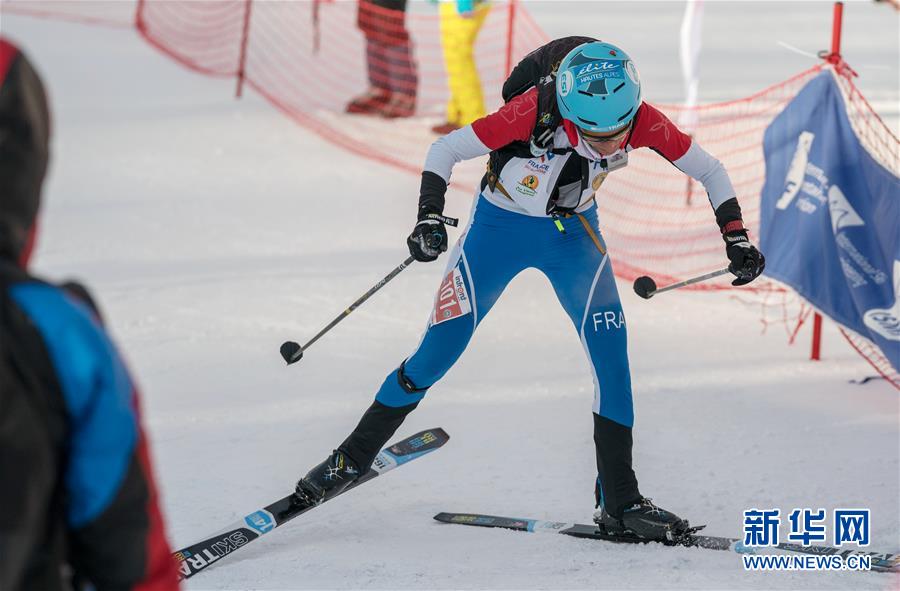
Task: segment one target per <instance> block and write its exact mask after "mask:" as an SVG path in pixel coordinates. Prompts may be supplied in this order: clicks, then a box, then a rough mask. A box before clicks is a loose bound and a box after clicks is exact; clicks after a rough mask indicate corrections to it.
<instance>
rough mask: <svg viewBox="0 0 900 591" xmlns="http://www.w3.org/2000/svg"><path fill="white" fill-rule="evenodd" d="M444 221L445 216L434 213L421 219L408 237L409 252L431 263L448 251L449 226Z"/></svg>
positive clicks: (421, 260)
mask: <svg viewBox="0 0 900 591" xmlns="http://www.w3.org/2000/svg"><path fill="white" fill-rule="evenodd" d="M444 221H446V218H444V216H441V215H438V214H434V213H431V214H427V215H425V216H424V217H423V218H422V219H421V220H419V222H418V223H417V224H416V227H415V228H413V231H412V233H411V234H410V235H409V238H407V239H406V245H407V246H408V247H409V254H411V255H412V256H413V258H415V259H416V260H417V261H419V262H422V263H430V262H431V261H435V260H437V258H438V257H439V256H440V254H441V253H442V252H446V251H447V242H448V239H447V227H446V226H444Z"/></svg>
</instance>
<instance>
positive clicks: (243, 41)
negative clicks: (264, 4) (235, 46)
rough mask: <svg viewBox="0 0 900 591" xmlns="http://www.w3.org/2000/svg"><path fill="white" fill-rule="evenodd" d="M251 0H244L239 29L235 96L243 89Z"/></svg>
mask: <svg viewBox="0 0 900 591" xmlns="http://www.w3.org/2000/svg"><path fill="white" fill-rule="evenodd" d="M252 9H253V0H244V26H243V28H242V30H241V56H240V61H239V62H238V71H237V91H236V93H235V97H236V98H241V93H242V92H243V90H244V67H245V66H246V64H247V42H248V41H249V40H250V12H251V10H252Z"/></svg>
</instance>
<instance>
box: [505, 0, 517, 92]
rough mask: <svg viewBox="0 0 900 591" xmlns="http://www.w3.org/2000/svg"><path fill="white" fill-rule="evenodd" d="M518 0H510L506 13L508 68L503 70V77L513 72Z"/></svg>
mask: <svg viewBox="0 0 900 591" xmlns="http://www.w3.org/2000/svg"><path fill="white" fill-rule="evenodd" d="M517 1H518V0H509V6H508V7H507V14H506V70H505V71H504V72H503V77H504V78H506V77H507V76H509V73H510V72H512V68H513V63H512V60H513V33H514V32H515V31H514V24H515V22H516V2H517Z"/></svg>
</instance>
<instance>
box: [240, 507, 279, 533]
mask: <svg viewBox="0 0 900 591" xmlns="http://www.w3.org/2000/svg"><path fill="white" fill-rule="evenodd" d="M244 522H245V523H246V524H247V525H249V526H250V527H252V528H253V529H255V530H256V531H258V532H259V533H261V534H264V533H266V532H268V531H270V530H272V528H274V527H275V517H274V516H273V515H272V514H271V513H269V512H268V511H266V510H265V509H260V510H259V511H256V512H254V513H251V514H250V515H248V516H246V517H244Z"/></svg>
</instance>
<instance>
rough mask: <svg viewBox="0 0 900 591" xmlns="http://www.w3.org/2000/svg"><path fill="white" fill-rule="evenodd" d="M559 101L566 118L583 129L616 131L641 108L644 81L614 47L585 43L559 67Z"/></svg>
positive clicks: (626, 56) (632, 65) (557, 87)
mask: <svg viewBox="0 0 900 591" xmlns="http://www.w3.org/2000/svg"><path fill="white" fill-rule="evenodd" d="M556 102H557V104H558V105H559V112H560V114H561V115H562V116H563V119H568V120H569V121H571V122H572V123H574V124H575V125H577V126H578V127H580V128H582V129H585V130H587V131H593V132H598V133H605V132H608V131H616V130H617V129H621V128H622V127H624V126H625V125H627V124H628V123H629V122H630V121H631V120H632V119H633V118H634V116H635V114H636V113H637V110H638V107H640V106H641V79H640V77H639V76H638V71H637V68H636V67H635V66H634V62H632V61H631V58H630V57H628V54H627V53H625V52H624V51H622V50H621V49H619V48H618V47H616V46H615V45H613V44H611V43H604V42H602V41H594V42H592V43H584V44H582V45H579V46H578V47H576V48H575V49H573V50H572V51H570V52H569V53H568V54H567V55H566V57H564V58H563V60H562V62H560V64H559V69H558V70H557V73H556Z"/></svg>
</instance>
